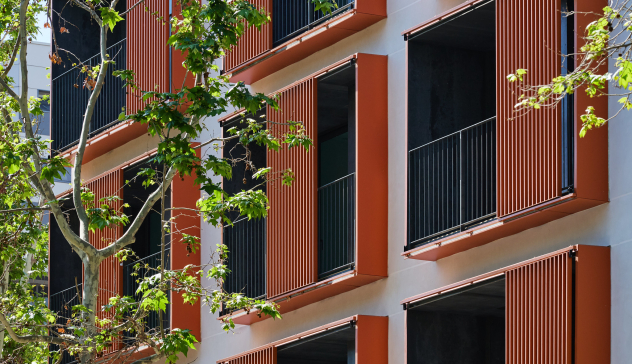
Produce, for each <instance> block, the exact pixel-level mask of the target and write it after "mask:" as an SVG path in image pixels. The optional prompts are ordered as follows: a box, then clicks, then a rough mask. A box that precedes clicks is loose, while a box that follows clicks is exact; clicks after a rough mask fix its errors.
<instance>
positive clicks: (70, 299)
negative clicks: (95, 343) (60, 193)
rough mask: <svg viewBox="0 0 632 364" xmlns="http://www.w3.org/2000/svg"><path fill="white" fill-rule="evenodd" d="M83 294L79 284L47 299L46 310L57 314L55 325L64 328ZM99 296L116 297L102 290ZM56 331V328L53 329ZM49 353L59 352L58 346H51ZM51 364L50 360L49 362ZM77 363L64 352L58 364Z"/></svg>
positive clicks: (114, 294) (81, 286) (112, 293)
mask: <svg viewBox="0 0 632 364" xmlns="http://www.w3.org/2000/svg"><path fill="white" fill-rule="evenodd" d="M82 294H83V284H81V283H79V284H77V285H76V286H73V287H70V288H68V289H65V290H63V291H59V292H56V293H53V294H51V295H50V297H49V299H48V308H49V309H50V310H51V311H53V312H55V313H57V325H60V327H66V326H67V322H68V320H69V319H70V318H71V317H72V307H73V306H75V305H80V304H81V295H82ZM99 295H107V296H108V297H110V296H116V293H114V292H110V291H107V290H104V289H99ZM55 329H56V328H55ZM50 350H51V351H57V350H59V346H57V345H51V346H50ZM49 362H50V363H52V362H53V361H52V360H49ZM78 362H79V361H78V360H77V359H76V358H75V357H73V356H71V355H70V354H68V352H67V351H64V354H63V358H62V359H61V362H57V363H59V364H74V363H78Z"/></svg>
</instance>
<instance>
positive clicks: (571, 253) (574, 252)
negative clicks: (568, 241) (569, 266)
mask: <svg viewBox="0 0 632 364" xmlns="http://www.w3.org/2000/svg"><path fill="white" fill-rule="evenodd" d="M568 257H569V258H571V259H573V258H575V257H577V249H571V250H569V251H568Z"/></svg>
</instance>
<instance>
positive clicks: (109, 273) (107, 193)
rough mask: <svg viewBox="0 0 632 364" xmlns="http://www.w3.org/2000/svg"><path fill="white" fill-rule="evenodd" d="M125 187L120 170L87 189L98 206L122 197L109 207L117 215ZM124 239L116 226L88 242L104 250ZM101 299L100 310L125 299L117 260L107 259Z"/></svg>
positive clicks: (97, 232) (101, 314)
mask: <svg viewBox="0 0 632 364" xmlns="http://www.w3.org/2000/svg"><path fill="white" fill-rule="evenodd" d="M123 184H124V180H123V171H122V170H121V169H117V170H114V171H112V172H109V173H107V174H105V175H103V176H101V177H99V178H97V179H95V180H93V181H91V182H89V183H87V184H86V185H85V187H87V188H88V189H90V191H92V193H94V200H95V206H99V205H101V204H102V203H103V202H99V200H100V199H102V198H104V197H111V196H118V197H119V198H120V200H113V201H110V202H107V205H109V206H110V207H111V208H112V209H114V210H116V211H122V208H123V200H122V199H123ZM121 236H123V227H122V226H115V227H112V228H105V229H102V230H95V231H94V232H90V233H89V235H88V239H89V240H90V244H92V245H93V246H94V247H96V248H97V249H102V248H105V247H106V246H108V245H110V244H112V243H113V242H115V241H116V240H117V239H119V238H120V237H121ZM98 295H99V296H98V297H97V308H99V309H100V308H101V307H103V306H104V305H106V304H108V303H109V299H110V297H114V296H117V295H119V296H122V295H123V267H122V266H121V265H120V264H119V262H118V260H117V259H116V257H114V256H112V257H109V258H106V259H105V260H103V261H102V262H101V265H100V266H99V293H98ZM97 316H98V317H99V318H100V319H105V318H107V317H108V316H110V314H108V313H105V312H103V311H99V312H97ZM119 344H120V343H119V342H115V344H114V346H112V347H111V348H109V349H107V352H112V351H114V350H116V349H117V348H118V346H119Z"/></svg>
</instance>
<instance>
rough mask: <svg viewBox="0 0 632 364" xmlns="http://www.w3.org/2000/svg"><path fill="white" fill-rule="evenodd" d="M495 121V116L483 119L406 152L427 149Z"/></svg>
mask: <svg viewBox="0 0 632 364" xmlns="http://www.w3.org/2000/svg"><path fill="white" fill-rule="evenodd" d="M495 119H496V117H495V116H492V117H491V118H489V119H485V120H483V121H480V122H478V123H476V124H474V125H470V126H468V127H467V128H463V129H461V130H459V131H455V132H454V133H452V134H448V135H446V136H442V137H441V138H439V139H436V140H433V141H431V142H429V143H426V144H424V145H422V146H420V147H416V148H413V149H411V150H409V151H408V153H412V152H414V151H416V150H418V149H421V148H423V147H427V146H428V145H430V144H433V143H436V142H438V141H441V140H443V139H446V138H449V137H453V136H455V135H458V134H460V133H462V132H464V131H466V130H468V129H472V128H475V127H477V126H480V125H483V124H485V123H487V122H489V121H492V120H495Z"/></svg>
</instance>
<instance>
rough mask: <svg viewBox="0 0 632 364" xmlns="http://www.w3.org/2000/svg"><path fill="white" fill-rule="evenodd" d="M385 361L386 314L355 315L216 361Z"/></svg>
mask: <svg viewBox="0 0 632 364" xmlns="http://www.w3.org/2000/svg"><path fill="white" fill-rule="evenodd" d="M386 362H388V317H382V316H365V315H357V316H353V317H349V318H346V319H343V320H339V321H336V322H332V323H329V324H327V325H324V326H321V327H317V328H315V329H312V330H309V331H306V332H302V333H300V334H297V335H294V336H290V337H287V338H285V339H282V340H278V341H275V342H273V343H270V344H267V345H264V346H261V347H258V348H255V349H252V350H249V351H247V352H245V353H242V354H238V355H235V356H232V357H230V358H225V359H222V360H218V361H217V363H218V364H232V363H278V364H299V363H335V364H370V363H386Z"/></svg>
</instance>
